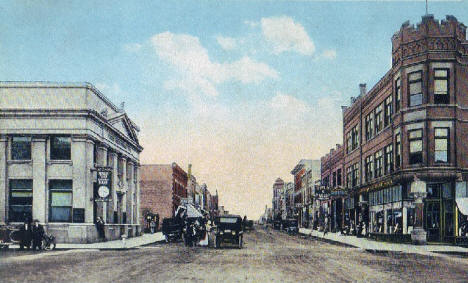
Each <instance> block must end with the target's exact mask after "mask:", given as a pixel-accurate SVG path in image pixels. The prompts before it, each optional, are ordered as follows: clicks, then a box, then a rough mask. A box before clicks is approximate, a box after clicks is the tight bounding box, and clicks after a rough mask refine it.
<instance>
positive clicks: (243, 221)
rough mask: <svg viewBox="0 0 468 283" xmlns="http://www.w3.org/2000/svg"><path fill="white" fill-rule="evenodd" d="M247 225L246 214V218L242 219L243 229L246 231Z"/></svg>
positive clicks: (245, 216)
mask: <svg viewBox="0 0 468 283" xmlns="http://www.w3.org/2000/svg"><path fill="white" fill-rule="evenodd" d="M245 226H247V215H244V219H242V230H244V231H245Z"/></svg>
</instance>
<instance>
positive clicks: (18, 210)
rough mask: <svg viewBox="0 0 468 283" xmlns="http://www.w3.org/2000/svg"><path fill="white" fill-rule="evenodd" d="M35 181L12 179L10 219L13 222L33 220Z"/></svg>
mask: <svg viewBox="0 0 468 283" xmlns="http://www.w3.org/2000/svg"><path fill="white" fill-rule="evenodd" d="M32 203H33V181H32V180H10V198H9V213H8V219H9V221H11V222H24V221H26V220H28V219H29V220H32Z"/></svg>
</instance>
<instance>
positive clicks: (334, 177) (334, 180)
mask: <svg viewBox="0 0 468 283" xmlns="http://www.w3.org/2000/svg"><path fill="white" fill-rule="evenodd" d="M333 187H336V172H333Z"/></svg>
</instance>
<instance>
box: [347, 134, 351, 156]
mask: <svg viewBox="0 0 468 283" xmlns="http://www.w3.org/2000/svg"><path fill="white" fill-rule="evenodd" d="M351 150H352V145H351V131H349V132H348V133H347V134H346V153H350V152H351Z"/></svg>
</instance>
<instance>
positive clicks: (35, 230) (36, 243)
mask: <svg viewBox="0 0 468 283" xmlns="http://www.w3.org/2000/svg"><path fill="white" fill-rule="evenodd" d="M42 237H44V227H42V225H41V224H39V220H37V219H34V221H33V226H32V240H33V245H32V248H33V251H35V250H36V248H38V249H39V250H41V249H42Z"/></svg>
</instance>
